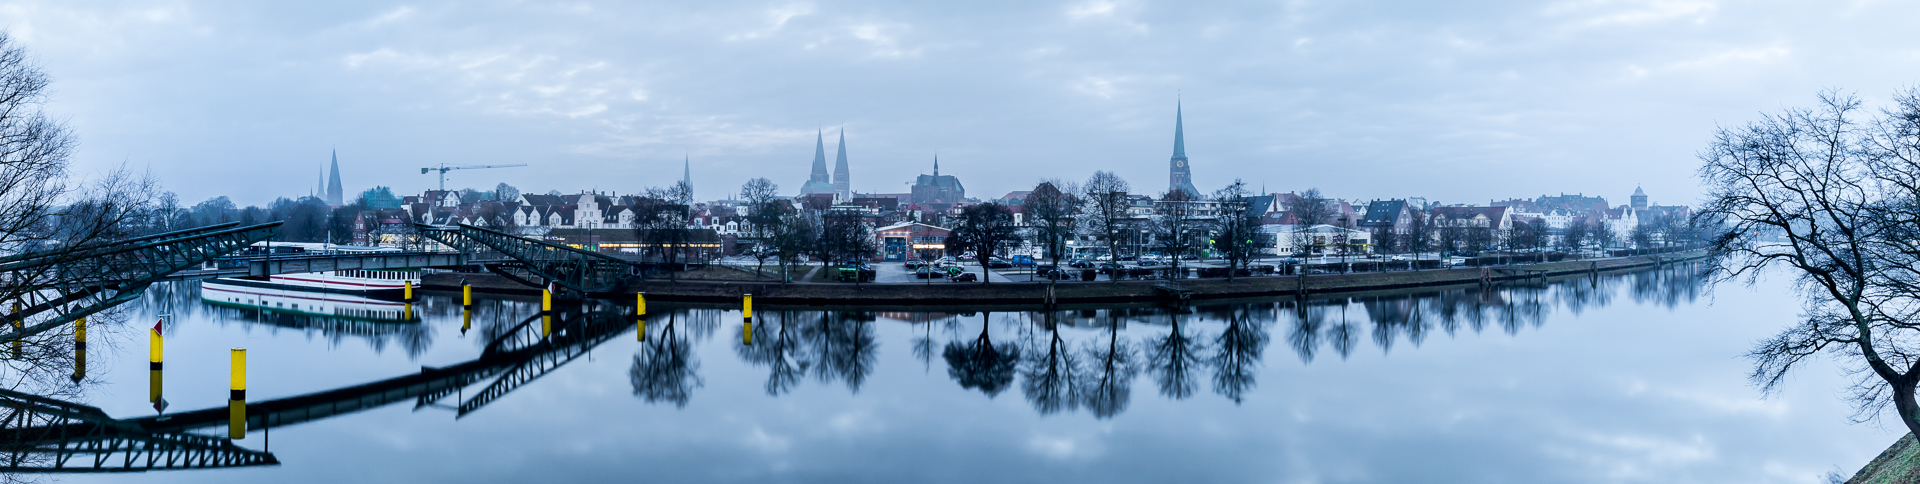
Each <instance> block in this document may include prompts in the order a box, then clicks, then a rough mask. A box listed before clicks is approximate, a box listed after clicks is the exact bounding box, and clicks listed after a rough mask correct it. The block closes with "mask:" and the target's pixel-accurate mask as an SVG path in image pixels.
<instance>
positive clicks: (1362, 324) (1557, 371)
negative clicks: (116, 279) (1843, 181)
mask: <svg viewBox="0 0 1920 484" xmlns="http://www.w3.org/2000/svg"><path fill="white" fill-rule="evenodd" d="M622 303H625V301H622ZM136 304H137V305H138V306H137V307H135V308H132V310H131V311H130V312H131V314H132V316H131V317H130V319H131V322H128V323H126V325H125V326H123V327H121V328H118V329H111V328H107V329H100V330H96V332H97V333H98V334H99V335H100V336H96V337H95V340H94V341H97V343H94V345H95V346H94V347H93V348H95V349H93V350H91V354H90V359H91V360H92V361H91V362H90V364H91V365H92V369H91V371H92V372H93V375H94V376H95V377H97V378H98V379H99V380H100V381H101V383H100V384H98V385H97V386H96V387H93V388H91V389H89V390H88V391H87V392H86V394H85V397H84V398H83V400H84V402H85V403H88V404H91V405H96V406H99V407H101V408H102V409H105V410H106V411H107V412H108V413H109V414H110V415H113V416H114V417H118V418H127V417H139V416H146V415H152V414H154V411H153V409H152V408H150V407H149V404H148V402H147V399H146V396H147V391H148V386H147V385H148V382H147V368H146V367H147V362H146V349H147V348H146V337H145V333H144V330H143V329H140V327H141V324H142V323H141V321H144V324H145V325H151V324H152V321H153V320H154V315H156V314H160V313H163V312H165V313H171V314H173V315H174V316H175V321H176V324H174V325H173V326H172V327H171V328H170V329H169V330H168V334H167V336H168V340H167V355H168V358H167V366H166V390H165V395H166V398H167V400H168V401H169V402H170V403H171V405H172V406H171V408H169V409H168V410H169V412H181V411H187V410H196V409H203V408H224V407H225V405H226V399H227V395H228V391H227V357H228V355H227V350H228V348H231V347H245V348H247V349H248V350H249V377H248V380H249V390H248V392H247V395H248V397H249V398H250V399H251V400H252V401H256V402H257V401H263V400H270V399H275V398H283V397H288V396H294V395H301V394H307V393H313V392H319V391H325V390H330V389H334V388H339V387H343V386H351V385H358V384H362V383H366V382H370V381H376V380H381V379H386V378H392V377H396V376H402V375H407V374H412V373H416V372H418V371H420V369H421V367H423V366H431V367H448V366H453V365H458V364H461V363H463V362H467V361H471V360H474V359H476V358H478V357H480V356H481V355H482V353H483V352H485V351H487V350H486V349H485V348H486V347H487V346H488V345H489V343H490V342H492V341H494V340H498V339H502V338H504V339H505V341H504V342H502V343H499V344H497V345H495V346H496V348H495V351H496V352H506V351H509V350H513V349H515V348H532V349H529V350H524V351H538V347H540V345H542V344H549V345H551V344H554V343H541V342H540V341H541V339H540V337H539V335H538V329H539V326H540V321H539V320H538V318H537V317H534V316H535V314H536V313H537V308H538V307H537V303H533V302H528V301H502V300H497V299H496V300H488V301H485V302H484V304H482V305H481V306H480V308H479V309H478V310H477V311H476V313H475V315H474V317H473V323H472V329H471V330H469V331H466V332H464V333H463V332H462V331H461V325H462V315H461V312H460V308H459V307H458V301H457V300H451V299H447V298H437V297H430V298H428V299H427V300H425V301H423V303H422V304H420V305H417V306H415V311H416V312H417V314H418V315H419V317H420V318H421V322H418V323H410V324H409V323H369V322H356V321H347V320H331V319H325V318H319V317H312V316H299V315H290V314H284V313H274V312H260V311H257V310H250V309H236V308H230V307H220V306H213V305H209V304H206V303H204V302H201V301H200V299H199V295H198V290H197V286H194V285H191V284H180V285H176V286H173V287H168V288H156V289H154V291H153V292H152V293H150V294H149V297H148V298H147V299H146V300H144V301H142V302H140V303H136ZM651 309H652V310H653V311H652V312H653V315H651V316H650V317H649V318H648V324H647V329H646V337H645V341H639V340H638V339H639V334H638V333H636V331H635V329H634V324H632V323H631V322H629V321H626V320H622V319H620V318H619V316H620V315H621V314H623V313H624V312H625V311H630V310H631V308H630V307H628V306H617V305H613V304H606V305H604V307H602V308H598V309H596V308H593V307H588V308H583V309H576V310H569V311H566V312H564V313H563V314H562V315H560V316H559V317H557V318H556V320H555V321H554V322H553V323H552V325H551V326H552V328H553V329H552V333H553V336H552V337H551V338H550V339H552V340H553V341H560V340H562V339H565V340H566V341H584V342H585V343H589V344H582V345H579V346H577V348H579V349H580V354H579V355H578V357H577V358H574V359H572V360H565V359H564V358H561V357H560V356H564V354H565V353H566V352H565V351H564V350H560V349H556V350H555V352H552V353H550V354H548V355H547V356H546V357H544V358H541V359H539V362H536V363H530V364H529V365H527V366H524V367H521V368H520V369H521V370H523V371H519V372H511V373H508V374H505V378H507V380H509V381H501V380H502V378H503V376H502V375H492V376H490V377H488V378H482V379H479V380H478V381H477V382H476V383H474V384H473V385H472V386H469V387H466V388H465V389H464V390H462V391H461V392H459V393H456V394H453V395H448V396H446V397H445V398H441V399H439V400H437V401H436V402H435V403H434V404H432V405H428V406H425V407H420V408H416V405H415V403H414V402H413V401H407V402H403V403H396V404H393V405H388V406H384V407H380V408H375V409H372V410H368V411H363V412H358V413H351V414H346V415H341V416H337V417H332V418H327V419H323V420H319V421H314V422H309V423H304V424H299V425H293V426H288V427H284V428H276V429H272V430H271V436H270V443H269V442H267V441H268V439H269V438H268V436H266V435H265V434H263V433H261V432H258V431H256V432H254V433H252V434H250V435H249V436H248V438H247V439H245V440H244V441H241V444H242V445H244V446H246V447H249V448H253V449H261V448H263V447H268V450H270V451H271V452H272V453H273V454H275V455H276V456H277V457H278V458H279V460H280V462H282V465H280V466H277V467H266V468H250V469H237V470H213V471H164V472H149V473H145V474H133V475H118V476H101V475H61V476H55V477H56V478H57V479H59V480H61V481H66V482H86V481H93V480H109V481H124V480H135V479H137V480H188V481H196V482H213V481H219V482H247V483H261V482H347V481H381V482H422V481H435V482H505V481H521V482H524V481H547V480H560V479H564V480H622V481H650V482H680V481H752V482H794V481H813V482H849V481H851V482H1039V481H1045V482H1302V483H1313V482H1327V483H1332V482H1528V483H1531V482H1730V483H1731V482H1738V483H1754V482H1814V481H1815V480H1816V479H1817V477H1818V475H1819V474H1822V473H1825V472H1828V471H1832V470H1836V468H1837V467H1844V468H1845V472H1847V473H1851V472H1852V470H1853V469H1857V468H1858V467H1859V466H1860V465H1862V464H1864V463H1865V462H1866V461H1867V460H1868V459H1870V458H1871V457H1872V456H1873V455H1874V454H1875V453H1877V452H1878V451H1879V450H1881V449H1883V448H1885V446H1886V445H1887V444H1889V443H1891V442H1892V441H1893V440H1894V439H1895V437H1897V435H1898V434H1899V433H1900V432H1899V431H1898V430H1896V429H1894V428H1892V427H1888V426H1884V425H1882V426H1876V425H1872V424H1850V423H1848V420H1847V417H1848V415H1850V413H1851V412H1850V411H1849V409H1848V408H1847V407H1846V406H1845V404H1844V403H1843V402H1842V401H1841V400H1840V399H1839V398H1838V395H1839V394H1840V392H1841V391H1842V390H1843V389H1844V386H1845V380H1844V376H1843V375H1842V374H1841V373H1840V372H1839V371H1838V370H1837V369H1836V367H1835V366H1834V365H1832V364H1830V363H1827V362H1816V363H1815V364H1812V365H1809V366H1808V367H1807V369H1805V370H1803V371H1801V372H1799V373H1797V374H1796V376H1795V378H1794V379H1793V380H1792V381H1791V382H1790V383H1788V384H1787V385H1786V388H1785V391H1784V392H1782V393H1781V394H1779V395H1776V396H1773V397H1763V396H1762V395H1760V394H1759V392H1758V391H1757V390H1755V389H1754V388H1753V387H1751V386H1748V385H1747V384H1746V380H1745V374H1746V372H1747V370H1748V368H1749V362H1748V361H1747V360H1744V359H1742V358H1741V357H1740V355H1741V354H1742V353H1743V352H1744V351H1745V350H1746V349H1748V347H1749V346H1750V345H1751V344H1752V343H1753V342H1754V341H1756V340H1758V339H1760V338H1762V337H1765V336H1767V335H1769V334H1771V333H1772V332H1774V331H1776V330H1778V329H1779V328H1781V327H1782V326H1783V325H1786V324H1788V323H1789V322H1790V321H1791V319H1792V318H1793V317H1794V315H1795V314H1796V313H1797V311H1796V304H1795V303H1794V302H1793V299H1792V298H1791V297H1790V296H1789V293H1788V292H1787V289H1786V287H1785V285H1784V284H1774V283H1768V284H1762V285H1760V286H1758V287H1753V288H1748V287H1739V286H1722V287H1719V288H1717V289H1715V290H1713V291H1711V292H1709V291H1707V290H1706V289H1705V288H1704V287H1703V286H1702V285H1701V284H1700V283H1699V282H1698V280H1697V278H1695V277H1692V276H1690V275H1689V273H1688V272H1686V271H1684V270H1680V271H1673V270H1668V271H1659V272H1641V273H1635V274H1625V275H1613V276H1603V277H1601V278H1599V279H1597V280H1594V279H1576V280H1569V281H1561V282H1556V283H1554V284H1551V285H1548V286H1541V287H1502V288H1499V289H1496V290H1492V291H1481V290H1477V289H1476V290H1453V291H1426V292H1407V293H1394V294H1382V295H1377V296H1372V295H1370V296H1364V297H1354V298H1346V299H1335V300H1310V301H1307V302H1306V303H1304V304H1302V303H1299V302H1296V301H1294V300H1292V299H1286V300H1269V301H1260V302H1247V303H1237V304H1225V305H1213V306H1201V307H1197V308H1193V309H1190V310H1186V311H1170V310H1168V309H1162V308H1149V307H1138V308H1124V309H1089V310H1069V311H1058V312H1051V313H1049V312H1039V311H1034V312H993V313H981V312H960V311H952V312H885V311H881V312H874V311H781V310H777V309H775V308H761V310H760V311H757V314H756V317H757V320H758V321H757V324H755V325H754V328H753V329H752V335H751V336H752V340H753V342H752V344H751V345H748V344H744V343H743V341H742V339H743V336H745V335H743V327H742V324H741V314H740V312H739V311H737V310H728V309H712V308H688V307H673V306H669V305H664V304H659V303H655V304H653V305H652V308H651ZM530 317H531V319H530ZM523 322H527V323H528V324H527V325H526V326H519V327H518V328H516V326H517V325H520V324H522V323H523ZM503 335H504V336H503ZM589 347H590V350H589V349H586V348H589ZM519 354H531V353H519ZM554 363H561V364H559V365H558V366H554ZM542 368H552V369H551V370H550V371H536V370H538V369H542ZM527 377H532V378H531V379H528V378H527ZM489 386H497V387H498V388H495V390H494V391H487V390H485V389H487V388H488V387H489ZM509 389H510V391H505V392H504V393H502V392H500V390H509ZM463 410H464V413H462V412H463ZM202 432H204V433H207V434H224V432H225V429H224V427H217V428H209V429H204V430H202Z"/></svg>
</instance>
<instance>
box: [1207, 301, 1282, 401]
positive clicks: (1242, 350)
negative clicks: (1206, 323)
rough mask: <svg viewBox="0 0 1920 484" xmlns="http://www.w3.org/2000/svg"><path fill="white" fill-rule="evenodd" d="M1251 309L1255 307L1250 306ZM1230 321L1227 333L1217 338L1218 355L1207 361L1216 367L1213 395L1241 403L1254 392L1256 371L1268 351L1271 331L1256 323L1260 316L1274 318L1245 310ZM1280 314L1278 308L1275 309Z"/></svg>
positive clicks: (1228, 317)
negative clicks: (1245, 395)
mask: <svg viewBox="0 0 1920 484" xmlns="http://www.w3.org/2000/svg"><path fill="white" fill-rule="evenodd" d="M1250 306H1251V305H1250ZM1244 309H1245V310H1243V311H1239V312H1237V313H1236V314H1232V315H1228V316H1227V318H1226V321H1227V327H1226V329H1222V330H1220V336H1218V337H1216V338H1214V341H1213V347H1214V353H1213V355H1212V356H1211V357H1209V358H1208V359H1207V364H1208V366H1211V367H1213V392H1214V393H1218V394H1220V396H1223V397H1227V399H1228V400H1233V403H1235V404H1238V403H1240V397H1241V395H1243V394H1245V393H1246V392H1247V390H1251V389H1253V385H1254V368H1255V367H1256V366H1259V364H1260V353H1261V352H1262V351H1265V350H1266V347H1267V330H1266V328H1264V327H1262V325H1261V324H1260V323H1259V322H1256V320H1257V318H1256V317H1255V316H1254V315H1256V314H1273V311H1261V310H1259V309H1261V308H1256V307H1248V308H1244ZM1275 309H1276V310H1277V308H1275Z"/></svg>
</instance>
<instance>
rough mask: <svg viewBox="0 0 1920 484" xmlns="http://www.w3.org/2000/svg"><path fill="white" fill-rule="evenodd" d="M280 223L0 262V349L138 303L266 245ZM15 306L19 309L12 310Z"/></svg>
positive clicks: (120, 242)
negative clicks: (195, 272)
mask: <svg viewBox="0 0 1920 484" xmlns="http://www.w3.org/2000/svg"><path fill="white" fill-rule="evenodd" d="M279 226H280V222H273V223H266V224H259V225H250V226H246V227H241V226H240V224H239V223H238V222H230V223H224V224H219V225H212V226H207V227H200V228H196V229H187V230H180V231H174V232H167V233H163V234H155V235H149V236H145V237H137V238H132V239H125V240H117V241H112V242H102V243H96V244H86V245H80V246H75V247H68V248H60V249H51V250H43V251H33V252H27V253H22V254H17V255H13V256H9V257H5V258H0V284H4V285H5V294H0V297H5V298H6V299H10V300H11V301H6V303H8V304H7V305H6V307H4V308H0V309H5V310H10V311H12V312H10V313H8V314H7V316H6V319H5V321H7V322H9V323H10V322H13V321H21V322H28V321H31V322H32V323H33V324H29V325H25V326H24V327H22V328H19V329H14V328H12V326H11V325H8V326H7V327H6V328H5V329H6V330H7V331H6V332H5V333H0V342H5V341H15V340H20V339H23V338H27V337H30V336H33V335H35V334H39V333H41V332H43V331H46V330H49V329H53V328H55V327H59V326H61V325H64V324H68V323H72V322H73V321H75V320H78V319H80V318H84V317H87V316H89V315H92V314H94V313H98V312H100V311H104V310H106V309H107V308H111V307H113V306H116V305H119V304H121V303H125V302H127V301H132V300H134V299H137V298H139V297H140V293H141V292H142V291H145V290H146V289H147V286H149V285H152V284H153V283H154V282H156V281H159V280H161V279H164V278H166V277H167V276H168V275H170V274H173V273H174V272H178V271H181V270H185V269H189V268H193V267H196V266H199V265H201V264H205V263H208V262H211V261H213V260H214V259H217V258H219V257H221V256H223V255H226V254H228V253H230V252H233V251H236V250H240V249H242V248H245V247H247V246H249V245H252V244H253V243H254V242H259V241H262V240H267V239H269V238H272V237H273V235H274V232H275V231H276V229H278V228H279ZM15 303H24V304H20V306H22V307H20V308H19V309H18V310H13V308H14V307H15V306H14V304H15Z"/></svg>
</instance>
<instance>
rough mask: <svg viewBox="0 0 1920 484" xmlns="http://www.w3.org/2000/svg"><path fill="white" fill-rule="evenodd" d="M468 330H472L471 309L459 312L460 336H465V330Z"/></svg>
mask: <svg viewBox="0 0 1920 484" xmlns="http://www.w3.org/2000/svg"><path fill="white" fill-rule="evenodd" d="M469 329H473V310H472V309H468V310H465V311H461V312H460V334H467V330H469Z"/></svg>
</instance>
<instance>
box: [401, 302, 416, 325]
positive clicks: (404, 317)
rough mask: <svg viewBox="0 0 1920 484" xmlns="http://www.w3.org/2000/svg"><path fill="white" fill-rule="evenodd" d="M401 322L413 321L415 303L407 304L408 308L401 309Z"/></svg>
mask: <svg viewBox="0 0 1920 484" xmlns="http://www.w3.org/2000/svg"><path fill="white" fill-rule="evenodd" d="M400 320H401V321H412V320H413V303H407V305H406V306H403V307H401V308H400Z"/></svg>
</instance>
